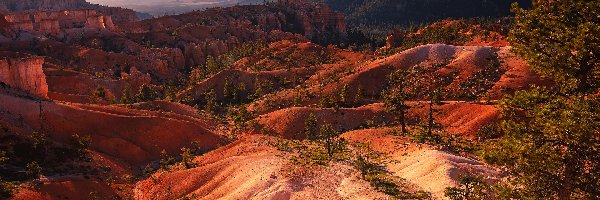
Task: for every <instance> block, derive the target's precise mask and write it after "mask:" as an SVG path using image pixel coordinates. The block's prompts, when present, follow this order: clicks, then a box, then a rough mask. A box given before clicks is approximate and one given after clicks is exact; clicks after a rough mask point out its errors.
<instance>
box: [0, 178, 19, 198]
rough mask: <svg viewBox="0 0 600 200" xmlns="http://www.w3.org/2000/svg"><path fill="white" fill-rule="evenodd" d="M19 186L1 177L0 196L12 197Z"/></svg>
mask: <svg viewBox="0 0 600 200" xmlns="http://www.w3.org/2000/svg"><path fill="white" fill-rule="evenodd" d="M17 188H18V186H17V185H16V184H15V183H12V182H7V181H4V180H2V178H0V198H6V199H10V197H12V196H13V193H14V192H15V190H17Z"/></svg>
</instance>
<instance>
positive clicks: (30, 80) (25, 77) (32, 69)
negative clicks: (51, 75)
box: [0, 55, 48, 97]
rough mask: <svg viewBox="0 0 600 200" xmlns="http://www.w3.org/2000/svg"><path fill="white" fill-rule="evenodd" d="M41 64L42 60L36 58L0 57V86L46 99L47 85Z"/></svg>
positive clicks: (24, 56)
mask: <svg viewBox="0 0 600 200" xmlns="http://www.w3.org/2000/svg"><path fill="white" fill-rule="evenodd" d="M42 64H44V58H42V57H37V56H27V55H14V56H0V84H4V85H7V86H9V87H11V88H15V89H19V90H23V91H25V92H28V93H30V94H33V95H37V96H41V97H47V96H48V84H47V83H46V76H45V75H44V71H43V70H42Z"/></svg>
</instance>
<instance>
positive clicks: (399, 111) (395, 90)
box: [382, 70, 410, 134]
mask: <svg viewBox="0 0 600 200" xmlns="http://www.w3.org/2000/svg"><path fill="white" fill-rule="evenodd" d="M407 76H408V73H406V72H405V71H403V70H398V71H396V72H394V73H392V74H391V75H390V76H388V84H389V86H388V89H387V90H385V91H384V92H383V94H382V96H383V102H384V103H385V108H386V110H387V111H388V112H389V113H392V114H394V115H399V118H400V124H401V126H402V134H408V131H407V130H406V111H407V110H408V109H409V108H410V106H408V105H407V104H406V101H407V100H409V98H410V95H409V93H408V92H407V90H406V89H407V78H408V77H407Z"/></svg>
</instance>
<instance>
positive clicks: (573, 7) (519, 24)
mask: <svg viewBox="0 0 600 200" xmlns="http://www.w3.org/2000/svg"><path fill="white" fill-rule="evenodd" d="M513 10H514V12H515V13H516V17H515V23H514V26H513V28H512V30H511V32H510V37H509V41H510V43H511V45H512V46H513V51H514V52H516V53H517V54H518V55H520V56H521V57H523V58H525V59H526V60H527V61H528V63H529V65H530V66H531V67H532V68H533V69H534V70H535V71H536V72H538V73H540V74H542V75H545V76H547V77H551V78H553V79H554V80H555V81H557V82H559V83H560V84H559V85H560V86H561V87H562V89H563V91H564V92H566V93H573V92H577V93H580V92H588V91H590V90H592V89H595V88H598V87H600V76H599V75H600V72H599V71H600V69H599V68H600V60H599V56H600V34H598V33H600V26H599V25H598V21H599V18H600V17H598V16H600V1H581V0H557V1H540V2H538V3H536V4H535V5H534V9H531V10H523V9H520V8H518V7H517V5H514V8H513Z"/></svg>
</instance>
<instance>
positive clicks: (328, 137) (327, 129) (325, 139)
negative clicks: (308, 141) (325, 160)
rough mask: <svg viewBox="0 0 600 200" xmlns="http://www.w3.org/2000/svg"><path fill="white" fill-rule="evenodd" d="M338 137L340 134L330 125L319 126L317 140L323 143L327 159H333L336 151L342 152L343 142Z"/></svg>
mask: <svg viewBox="0 0 600 200" xmlns="http://www.w3.org/2000/svg"><path fill="white" fill-rule="evenodd" d="M340 135H341V133H340V132H339V131H337V130H335V128H333V126H331V124H326V125H323V126H321V130H320V131H319V135H318V136H317V139H318V140H320V141H321V142H322V143H323V145H324V147H325V150H327V155H329V159H331V158H333V154H334V153H335V152H336V151H341V150H343V147H344V145H343V144H344V141H343V139H341V138H340V137H339V136H340Z"/></svg>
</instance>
